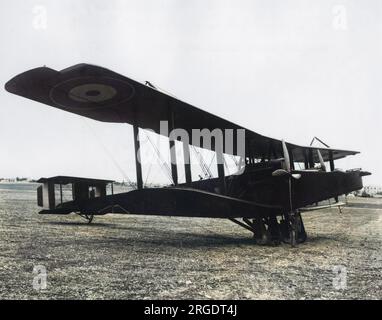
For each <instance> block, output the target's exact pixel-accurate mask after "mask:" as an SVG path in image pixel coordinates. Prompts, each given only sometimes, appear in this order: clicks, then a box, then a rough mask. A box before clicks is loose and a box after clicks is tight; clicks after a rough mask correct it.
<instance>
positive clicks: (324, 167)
mask: <svg viewBox="0 0 382 320" xmlns="http://www.w3.org/2000/svg"><path fill="white" fill-rule="evenodd" d="M317 154H318V159H319V160H320V165H321V169H322V170H323V171H326V166H325V162H324V158H323V157H322V155H321V152H320V150H318V149H317Z"/></svg>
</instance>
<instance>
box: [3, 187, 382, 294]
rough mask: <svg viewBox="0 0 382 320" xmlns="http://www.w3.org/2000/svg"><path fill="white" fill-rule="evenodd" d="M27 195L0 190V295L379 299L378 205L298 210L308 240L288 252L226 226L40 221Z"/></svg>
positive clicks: (153, 220)
mask: <svg viewBox="0 0 382 320" xmlns="http://www.w3.org/2000/svg"><path fill="white" fill-rule="evenodd" d="M34 189H35V186H33V185H32V186H31V185H29V186H28V185H27V186H25V187H22V186H21V187H15V188H13V187H12V188H8V187H4V186H1V185H0V298H2V299H11V298H21V299H42V298H49V299H115V298H118V299H210V298H214V299H269V298H273V299H381V298H382V290H381V289H382V254H381V253H382V252H381V244H382V199H364V198H351V199H349V204H350V206H349V207H346V208H345V209H344V210H343V213H342V214H339V211H338V209H334V208H332V209H325V210H320V211H315V212H309V213H304V214H303V218H304V221H305V227H306V230H307V232H308V236H309V239H308V241H307V242H306V243H304V244H302V245H299V246H298V247H297V248H290V247H289V246H288V245H285V244H283V245H280V246H276V247H271V246H259V245H255V244H254V243H253V240H252V239H251V234H250V233H249V232H248V231H246V230H245V229H241V228H240V227H238V226H236V225H234V224H233V223H232V222H230V221H225V220H216V219H215V220H214V219H193V218H171V217H147V216H133V215H132V216H122V215H121V216H118V215H107V216H104V217H97V218H96V219H95V221H94V223H93V224H92V225H86V224H85V223H84V222H83V220H82V219H81V218H80V217H78V216H75V215H70V216H64V217H58V216H41V215H38V214H37V211H38V208H37V207H36V204H35V201H36V200H35V198H36V196H35V190H34ZM36 265H43V266H45V268H46V270H47V288H46V289H45V290H43V291H37V290H35V289H33V286H32V281H33V277H34V276H35V274H33V268H34V266H36ZM337 266H343V267H345V268H346V274H345V273H344V272H343V273H342V275H345V277H342V278H341V279H342V282H341V281H340V286H341V284H342V285H343V286H342V289H341V288H338V286H333V281H334V284H336V283H337V284H338V281H336V279H337V278H336V274H335V273H334V272H333V268H336V267H337ZM342 270H345V269H342ZM345 280H346V282H344V281H345Z"/></svg>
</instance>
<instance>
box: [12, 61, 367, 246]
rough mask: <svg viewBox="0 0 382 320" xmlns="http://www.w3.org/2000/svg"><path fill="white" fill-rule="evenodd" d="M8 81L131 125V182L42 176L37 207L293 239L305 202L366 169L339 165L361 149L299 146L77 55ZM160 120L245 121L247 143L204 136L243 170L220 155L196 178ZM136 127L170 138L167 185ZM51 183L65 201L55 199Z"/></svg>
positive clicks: (300, 231)
mask: <svg viewBox="0 0 382 320" xmlns="http://www.w3.org/2000/svg"><path fill="white" fill-rule="evenodd" d="M5 89H6V90H7V91H8V92H11V93H13V94H16V95H19V96H22V97H25V98H28V99H31V100H35V101H38V102H41V103H43V104H46V105H49V106H52V107H55V108H57V109H61V110H64V111H67V112H72V113H75V114H77V115H80V116H84V117H88V118H91V119H94V120H98V121H103V122H113V123H127V124H130V125H132V126H133V132H134V157H135V164H136V189H135V190H132V191H129V192H124V193H114V192H109V194H108V193H107V192H106V191H107V187H108V185H110V184H111V185H112V184H113V181H110V180H97V179H85V178H76V177H64V176H58V177H52V178H42V179H40V180H39V182H40V183H42V186H40V187H39V189H38V204H39V205H40V206H42V207H43V210H41V211H40V213H41V214H69V213H78V214H80V215H81V216H83V217H85V218H86V219H88V221H89V222H90V221H91V220H92V219H93V216H96V215H104V214H107V213H121V214H129V213H131V214H141V215H164V216H184V217H208V218H221V219H229V220H231V221H232V222H234V223H236V224H238V225H239V226H241V227H243V228H245V229H247V230H249V231H251V232H252V233H253V235H254V238H255V239H256V242H258V243H280V242H281V241H283V242H287V243H290V244H292V245H293V246H294V245H296V243H301V242H304V241H305V240H306V238H307V235H306V231H305V228H304V224H303V220H302V217H301V214H300V210H301V209H302V208H304V207H307V206H309V205H312V204H314V203H318V202H320V201H323V200H326V199H331V198H335V199H337V201H338V196H340V195H343V194H348V193H350V192H352V191H355V190H359V189H361V188H362V177H363V176H365V175H369V174H370V173H369V172H365V171H362V170H361V169H352V170H347V171H342V170H339V169H336V168H335V164H334V161H335V160H338V159H342V158H344V157H347V156H350V155H355V154H357V153H358V152H357V151H348V150H340V149H333V148H328V147H313V146H299V145H296V144H293V143H287V142H285V141H284V140H277V139H273V138H270V137H266V136H263V135H260V134H258V133H256V132H254V131H251V130H248V129H246V128H244V127H242V126H240V125H237V124H234V123H232V122H230V121H228V120H225V119H222V118H220V117H218V116H217V115H214V114H210V113H208V112H206V111H203V110H201V109H199V108H196V107H194V106H192V105H190V104H187V103H185V102H183V101H181V100H179V99H177V98H175V97H173V96H171V95H169V94H166V93H164V92H162V91H161V90H158V89H156V88H155V87H154V86H153V85H151V84H150V83H149V82H147V83H146V84H142V83H140V82H137V81H134V80H132V79H129V78H127V77H125V76H123V75H120V74H118V73H115V72H113V71H111V70H108V69H105V68H102V67H98V66H94V65H89V64H78V65H75V66H72V67H69V68H67V69H64V70H61V71H56V70H53V69H50V68H48V67H40V68H36V69H32V70H29V71H26V72H24V73H21V74H19V75H17V76H16V77H14V78H13V79H11V80H10V81H9V82H8V83H7V84H6V85H5ZM162 121H167V123H168V125H169V131H168V132H171V130H173V129H175V128H181V129H182V130H183V131H185V132H186V133H188V134H189V135H192V131H193V130H195V129H198V130H205V129H208V130H210V131H213V130H215V129H219V130H231V131H233V132H238V131H239V130H241V131H244V132H245V135H244V142H243V143H244V149H243V148H242V149H241V151H240V152H241V153H240V154H239V145H238V142H237V141H238V139H236V138H237V137H238V134H237V133H235V134H234V139H233V141H234V142H235V143H234V144H233V147H232V148H226V147H225V143H224V141H223V142H222V143H221V145H220V143H212V144H210V145H208V146H207V147H206V146H203V145H202V148H206V149H209V150H211V151H212V152H215V153H216V154H217V155H218V156H220V157H219V159H221V158H222V155H225V154H230V155H233V156H238V155H239V156H240V161H241V163H242V167H241V168H240V172H239V173H238V174H230V175H229V174H228V175H227V174H226V172H225V167H224V163H222V162H221V161H220V162H217V173H218V174H217V177H212V178H209V179H203V180H196V181H193V179H192V175H191V166H190V162H189V161H184V165H182V166H183V168H181V167H179V165H178V162H177V159H176V153H175V152H174V151H172V150H173V149H174V144H175V142H176V140H177V139H176V138H174V137H171V134H170V133H165V134H164V133H163V132H162V130H160V123H161V122H162ZM140 129H150V130H152V131H153V132H155V133H157V134H161V135H166V136H167V137H168V138H169V139H168V140H169V148H170V151H171V152H170V157H171V175H172V180H173V183H172V185H169V186H166V187H161V188H145V187H144V184H143V179H142V165H141V162H140V138H139V130H140ZM224 139H225V138H223V140H224ZM215 142H216V141H215ZM198 143H200V141H199V142H198ZM194 144H196V142H194V141H189V142H188V143H183V155H184V159H185V160H187V159H189V157H190V153H189V149H190V146H192V145H194ZM243 150H244V152H243ZM297 164H299V168H297ZM300 164H301V165H300ZM178 170H184V174H185V182H182V183H180V182H179V181H178ZM68 185H69V186H71V187H72V196H73V197H72V198H73V199H72V200H71V201H63V200H62V199H63V198H62V187H63V186H68ZM57 186H60V197H59V198H60V200H61V201H55V198H56V197H55V195H56V190H57V189H56V187H57ZM56 202H57V203H56Z"/></svg>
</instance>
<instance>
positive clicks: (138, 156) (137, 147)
mask: <svg viewBox="0 0 382 320" xmlns="http://www.w3.org/2000/svg"><path fill="white" fill-rule="evenodd" d="M134 118H135V119H134V125H133V131H134V150H135V170H136V172H137V188H138V190H141V189H142V188H143V180H142V164H141V154H140V152H141V151H140V149H141V147H140V141H139V127H138V126H137V123H136V114H135V116H134Z"/></svg>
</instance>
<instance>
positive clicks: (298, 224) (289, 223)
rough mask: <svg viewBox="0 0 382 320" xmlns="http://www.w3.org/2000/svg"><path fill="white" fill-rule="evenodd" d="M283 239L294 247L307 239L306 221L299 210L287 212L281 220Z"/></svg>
mask: <svg viewBox="0 0 382 320" xmlns="http://www.w3.org/2000/svg"><path fill="white" fill-rule="evenodd" d="M280 229H281V233H282V239H283V240H282V241H283V242H285V243H289V244H290V245H291V246H292V247H294V246H296V244H298V243H303V242H305V241H306V239H307V235H306V232H305V227H304V223H303V221H302V217H301V214H300V212H299V211H294V212H291V213H288V214H285V215H284V216H283V217H282V219H281V221H280Z"/></svg>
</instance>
